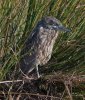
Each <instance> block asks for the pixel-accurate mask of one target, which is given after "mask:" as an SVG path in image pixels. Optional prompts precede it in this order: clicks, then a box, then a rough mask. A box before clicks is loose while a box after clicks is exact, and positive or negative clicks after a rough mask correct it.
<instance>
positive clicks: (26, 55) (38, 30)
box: [20, 16, 70, 78]
mask: <svg viewBox="0 0 85 100" xmlns="http://www.w3.org/2000/svg"><path fill="white" fill-rule="evenodd" d="M60 31H64V32H69V31H70V30H69V29H68V28H66V27H64V26H63V25H62V23H61V22H60V21H59V20H58V19H57V18H55V17H52V16H46V17H43V18H42V19H41V20H40V21H39V22H38V23H37V25H36V26H35V28H34V30H33V31H32V32H31V33H30V35H29V36H28V38H27V40H26V42H25V44H24V47H23V49H22V50H21V55H23V57H22V58H21V60H20V69H21V70H22V72H23V73H24V74H26V75H28V74H29V73H31V72H32V71H33V70H34V69H36V74H37V77H38V78H39V77H40V74H39V70H38V67H39V66H43V65H45V64H46V63H47V62H48V61H49V60H50V58H51V55H52V51H53V46H54V44H55V41H56V39H57V37H58V35H59V32H60Z"/></svg>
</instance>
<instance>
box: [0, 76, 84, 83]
mask: <svg viewBox="0 0 85 100" xmlns="http://www.w3.org/2000/svg"><path fill="white" fill-rule="evenodd" d="M47 76H48V77H47V78H46V79H45V77H46V76H45V77H43V79H45V80H47V79H49V78H50V76H51V75H47ZM52 76H53V75H52ZM54 76H56V75H54ZM82 76H83V75H82ZM82 76H73V77H72V78H71V80H70V81H71V82H73V83H85V76H83V77H82ZM69 78H70V77H68V79H69ZM52 79H53V78H52ZM64 79H67V76H63V77H60V78H59V76H58V79H57V76H56V79H55V82H58V81H62V82H64V81H65V80H64ZM26 80H35V79H34V78H29V77H27V78H26V79H22V80H11V81H0V84H4V83H13V82H15V83H16V82H23V81H26ZM66 81H69V80H66Z"/></svg>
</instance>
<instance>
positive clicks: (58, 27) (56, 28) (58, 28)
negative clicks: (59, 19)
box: [53, 26, 71, 32]
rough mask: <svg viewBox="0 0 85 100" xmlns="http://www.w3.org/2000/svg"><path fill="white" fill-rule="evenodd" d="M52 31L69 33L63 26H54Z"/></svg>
mask: <svg viewBox="0 0 85 100" xmlns="http://www.w3.org/2000/svg"><path fill="white" fill-rule="evenodd" d="M53 29H55V30H59V31H65V32H71V30H70V29H68V28H66V27H64V26H54V27H53Z"/></svg>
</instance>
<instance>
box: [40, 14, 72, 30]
mask: <svg viewBox="0 0 85 100" xmlns="http://www.w3.org/2000/svg"><path fill="white" fill-rule="evenodd" d="M40 25H41V27H45V28H47V29H50V30H55V31H66V32H69V31H70V30H69V29H68V28H66V27H64V26H63V25H62V23H61V22H60V21H59V20H58V19H56V18H55V17H50V16H48V17H44V18H43V19H42V20H41V22H40Z"/></svg>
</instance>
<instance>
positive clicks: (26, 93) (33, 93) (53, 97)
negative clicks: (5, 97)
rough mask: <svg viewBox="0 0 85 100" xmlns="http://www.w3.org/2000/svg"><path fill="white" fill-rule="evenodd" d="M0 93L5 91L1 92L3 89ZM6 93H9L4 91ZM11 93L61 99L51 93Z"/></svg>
mask: <svg viewBox="0 0 85 100" xmlns="http://www.w3.org/2000/svg"><path fill="white" fill-rule="evenodd" d="M0 94H3V93H1V91H0ZM4 94H8V93H6V92H5V93H4ZM10 94H11V95H12V94H16V95H17V94H21V95H30V96H39V97H48V98H53V99H59V100H60V98H59V97H55V96H50V95H42V94H34V93H17V92H10Z"/></svg>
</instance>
